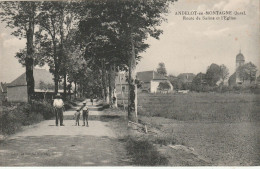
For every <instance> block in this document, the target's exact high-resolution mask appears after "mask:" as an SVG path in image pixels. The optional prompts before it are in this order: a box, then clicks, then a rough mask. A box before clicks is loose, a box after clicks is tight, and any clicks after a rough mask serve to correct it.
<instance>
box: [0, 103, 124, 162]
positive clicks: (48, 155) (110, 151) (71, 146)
mask: <svg viewBox="0 0 260 169" xmlns="http://www.w3.org/2000/svg"><path fill="white" fill-rule="evenodd" d="M87 105H90V103H89V102H87ZM90 107H91V109H90V110H91V111H90V116H91V115H94V116H99V115H102V114H103V112H102V111H98V107H97V106H96V105H94V106H90ZM74 112H75V111H67V112H65V113H64V119H65V120H64V124H65V126H58V127H57V126H55V125H54V124H55V121H54V120H46V121H43V122H41V123H39V124H36V125H33V126H29V127H27V128H25V129H24V130H23V131H22V132H19V133H17V134H15V135H13V136H11V137H9V138H8V139H7V140H5V141H4V142H2V143H1V144H0V165H1V166H122V165H124V166H125V165H129V163H128V161H129V160H128V158H127V156H126V152H125V149H124V147H123V144H122V143H121V142H119V141H118V140H117V138H116V136H115V134H114V133H113V131H112V130H111V129H110V128H109V127H108V123H107V122H103V121H99V120H90V121H89V127H85V126H75V121H74V120H70V119H71V118H70V117H72V115H73V114H74ZM81 120H82V119H81ZM80 124H81V125H82V121H80Z"/></svg>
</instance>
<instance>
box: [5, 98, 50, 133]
mask: <svg viewBox="0 0 260 169" xmlns="http://www.w3.org/2000/svg"><path fill="white" fill-rule="evenodd" d="M53 116H54V113H53V108H52V106H51V105H50V104H49V103H46V102H38V101H33V102H32V104H27V103H25V104H17V105H11V106H10V107H7V108H5V109H4V110H3V111H2V112H1V116H0V133H1V134H7V135H10V134H14V133H16V132H17V131H19V130H20V129H21V126H26V125H31V124H34V123H38V122H40V121H42V120H44V119H50V118H52V117H53Z"/></svg>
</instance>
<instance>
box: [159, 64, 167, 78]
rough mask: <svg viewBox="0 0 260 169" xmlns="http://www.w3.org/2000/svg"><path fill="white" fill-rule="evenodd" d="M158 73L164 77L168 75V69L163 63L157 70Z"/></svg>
mask: <svg viewBox="0 0 260 169" xmlns="http://www.w3.org/2000/svg"><path fill="white" fill-rule="evenodd" d="M157 73H159V74H161V75H163V76H166V75H167V71H166V67H165V64H164V63H163V62H161V63H159V65H158V68H157Z"/></svg>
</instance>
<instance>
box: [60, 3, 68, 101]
mask: <svg viewBox="0 0 260 169" xmlns="http://www.w3.org/2000/svg"><path fill="white" fill-rule="evenodd" d="M63 12H64V8H63V6H62V9H61V18H60V50H61V58H62V61H63V64H62V65H63V71H64V72H63V76H64V82H63V97H64V100H66V97H67V78H66V75H67V73H66V71H67V70H66V62H67V58H66V55H65V53H64V45H63V42H64V32H63V23H64V13H63Z"/></svg>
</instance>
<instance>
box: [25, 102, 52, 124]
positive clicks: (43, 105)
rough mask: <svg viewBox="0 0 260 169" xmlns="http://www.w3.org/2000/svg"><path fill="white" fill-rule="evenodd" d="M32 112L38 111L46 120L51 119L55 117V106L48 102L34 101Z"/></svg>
mask: <svg viewBox="0 0 260 169" xmlns="http://www.w3.org/2000/svg"><path fill="white" fill-rule="evenodd" d="M29 111H30V110H29ZM31 112H37V113H39V114H41V115H42V116H43V118H44V119H45V120H49V119H51V118H52V117H54V110H53V107H52V105H51V104H49V103H47V102H39V101H34V102H33V103H32V107H31Z"/></svg>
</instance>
